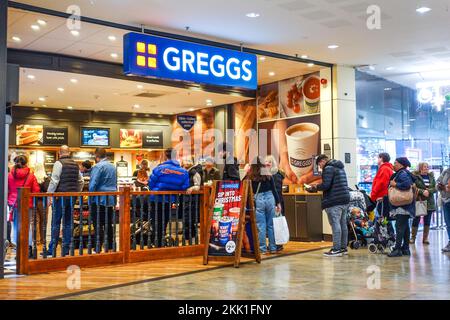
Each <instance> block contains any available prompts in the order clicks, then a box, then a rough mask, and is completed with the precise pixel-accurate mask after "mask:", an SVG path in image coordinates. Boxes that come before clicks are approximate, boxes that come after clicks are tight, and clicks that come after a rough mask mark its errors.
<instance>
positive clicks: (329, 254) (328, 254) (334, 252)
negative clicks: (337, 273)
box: [323, 249, 344, 257]
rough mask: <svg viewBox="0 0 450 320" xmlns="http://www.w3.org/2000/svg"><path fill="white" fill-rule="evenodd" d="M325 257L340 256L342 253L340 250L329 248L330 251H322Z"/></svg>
mask: <svg viewBox="0 0 450 320" xmlns="http://www.w3.org/2000/svg"><path fill="white" fill-rule="evenodd" d="M323 255H324V256H325V257H342V256H343V255H344V254H343V253H342V251H341V250H334V249H330V251H326V252H324V253H323Z"/></svg>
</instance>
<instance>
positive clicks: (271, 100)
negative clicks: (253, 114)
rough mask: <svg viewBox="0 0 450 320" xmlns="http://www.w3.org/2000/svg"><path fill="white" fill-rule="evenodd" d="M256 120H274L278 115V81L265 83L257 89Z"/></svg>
mask: <svg viewBox="0 0 450 320" xmlns="http://www.w3.org/2000/svg"><path fill="white" fill-rule="evenodd" d="M257 104H258V120H259V121H265V120H276V119H278V118H279V117H280V108H279V101H278V82H274V83H270V84H265V85H263V86H261V87H260V88H259V91H258V99H257Z"/></svg>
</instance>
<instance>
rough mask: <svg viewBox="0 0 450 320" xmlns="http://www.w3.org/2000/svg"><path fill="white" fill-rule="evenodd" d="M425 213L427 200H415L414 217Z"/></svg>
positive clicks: (422, 215) (426, 212)
mask: <svg viewBox="0 0 450 320" xmlns="http://www.w3.org/2000/svg"><path fill="white" fill-rule="evenodd" d="M427 214H428V210H427V201H416V217H424V216H426V215H427Z"/></svg>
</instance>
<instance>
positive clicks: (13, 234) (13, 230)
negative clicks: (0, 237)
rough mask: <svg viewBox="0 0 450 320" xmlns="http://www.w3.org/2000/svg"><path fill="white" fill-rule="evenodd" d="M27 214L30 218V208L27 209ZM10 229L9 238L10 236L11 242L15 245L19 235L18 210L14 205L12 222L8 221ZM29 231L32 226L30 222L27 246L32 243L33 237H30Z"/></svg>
mask: <svg viewBox="0 0 450 320" xmlns="http://www.w3.org/2000/svg"><path fill="white" fill-rule="evenodd" d="M28 216H29V218H28V219H30V218H31V210H28ZM28 221H29V220H28ZM10 231H11V235H10V238H12V240H13V241H12V243H14V244H16V245H17V244H18V243H19V239H18V235H19V210H18V208H17V207H15V208H14V209H13V222H12V224H11V223H10ZM31 232H32V226H31V224H30V226H29V231H28V246H31V245H32V243H33V238H32V233H31ZM8 240H10V239H8ZM10 242H11V241H10Z"/></svg>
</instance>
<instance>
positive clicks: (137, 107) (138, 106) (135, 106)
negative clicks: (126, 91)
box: [133, 104, 141, 109]
mask: <svg viewBox="0 0 450 320" xmlns="http://www.w3.org/2000/svg"><path fill="white" fill-rule="evenodd" d="M140 107H141V106H140V105H138V104H135V105H134V106H133V108H135V109H139V108H140Z"/></svg>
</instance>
